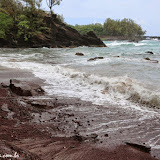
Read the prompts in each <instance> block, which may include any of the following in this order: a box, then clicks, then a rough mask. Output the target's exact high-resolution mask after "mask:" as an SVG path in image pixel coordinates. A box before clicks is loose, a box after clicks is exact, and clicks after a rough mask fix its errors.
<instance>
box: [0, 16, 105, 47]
mask: <svg viewBox="0 0 160 160" xmlns="http://www.w3.org/2000/svg"><path fill="white" fill-rule="evenodd" d="M43 21H44V23H45V25H46V26H47V27H48V28H50V30H49V31H48V32H47V31H46V32H43V33H41V34H38V35H36V36H33V37H32V38H30V39H29V40H28V41H25V40H24V38H21V39H17V40H15V39H14V38H13V37H10V38H8V39H6V40H4V39H0V47H12V48H17V47H19V48H22V47H31V48H40V47H50V48H56V47H58V48H64V47H78V46H89V47H106V46H105V44H104V43H103V42H102V41H101V40H100V39H99V38H98V37H97V36H96V35H95V34H94V32H92V31H90V32H88V33H87V34H86V35H81V34H80V33H79V32H78V31H77V30H75V29H73V28H71V27H69V26H68V25H67V24H65V23H62V22H61V21H60V20H59V19H58V18H57V16H56V15H55V14H54V15H52V17H50V16H47V15H46V16H44V18H43Z"/></svg>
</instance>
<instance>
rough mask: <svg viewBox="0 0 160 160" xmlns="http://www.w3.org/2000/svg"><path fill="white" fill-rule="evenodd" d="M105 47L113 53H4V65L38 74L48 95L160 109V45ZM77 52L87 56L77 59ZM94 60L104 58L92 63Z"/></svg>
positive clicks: (0, 56) (110, 44)
mask: <svg viewBox="0 0 160 160" xmlns="http://www.w3.org/2000/svg"><path fill="white" fill-rule="evenodd" d="M105 44H106V45H107V46H108V47H104V48H94V47H93V48H92V47H78V48H45V47H44V48H41V49H38V48H37V49H0V61H1V63H0V65H2V66H6V67H11V68H20V69H27V70H29V71H31V72H33V73H34V74H35V76H37V77H39V78H41V79H44V80H45V81H46V84H47V85H46V86H44V89H45V91H46V92H47V93H48V95H52V94H58V95H63V96H67V97H78V98H81V99H82V100H87V101H92V102H93V103H95V104H108V103H114V104H118V105H122V106H123V105H125V106H126V105H129V106H131V104H132V105H133V106H134V105H136V106H140V105H143V106H144V105H145V106H148V107H153V108H160V63H155V62H157V60H158V61H159V62H160V42H159V41H158V40H144V41H140V42H139V43H133V42H127V41H105ZM147 51H152V52H153V53H154V54H149V53H146V52H147ZM77 52H80V53H83V54H84V56H76V55H75V53H77ZM94 57H104V58H103V59H97V60H95V61H88V60H89V59H90V58H94ZM145 58H149V59H150V60H146V59H145ZM152 60H156V61H152Z"/></svg>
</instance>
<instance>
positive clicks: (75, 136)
mask: <svg viewBox="0 0 160 160" xmlns="http://www.w3.org/2000/svg"><path fill="white" fill-rule="evenodd" d="M72 138H73V139H74V140H76V141H79V142H83V141H84V140H85V139H86V138H85V137H83V136H81V135H79V134H77V135H74V136H73V137H72Z"/></svg>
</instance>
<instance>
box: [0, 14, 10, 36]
mask: <svg viewBox="0 0 160 160" xmlns="http://www.w3.org/2000/svg"><path fill="white" fill-rule="evenodd" d="M12 25H13V19H12V18H11V17H10V16H9V15H7V14H5V13H2V12H0V38H2V39H6V38H7V35H8V34H9V31H10V29H11V27H12Z"/></svg>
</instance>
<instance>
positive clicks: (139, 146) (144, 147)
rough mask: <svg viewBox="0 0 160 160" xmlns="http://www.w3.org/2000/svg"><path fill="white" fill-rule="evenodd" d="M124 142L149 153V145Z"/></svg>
mask: <svg viewBox="0 0 160 160" xmlns="http://www.w3.org/2000/svg"><path fill="white" fill-rule="evenodd" d="M126 144H127V145H129V146H131V147H134V148H136V149H138V150H140V151H143V152H146V153H150V151H151V147H148V146H144V145H140V144H136V143H130V142H126Z"/></svg>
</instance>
